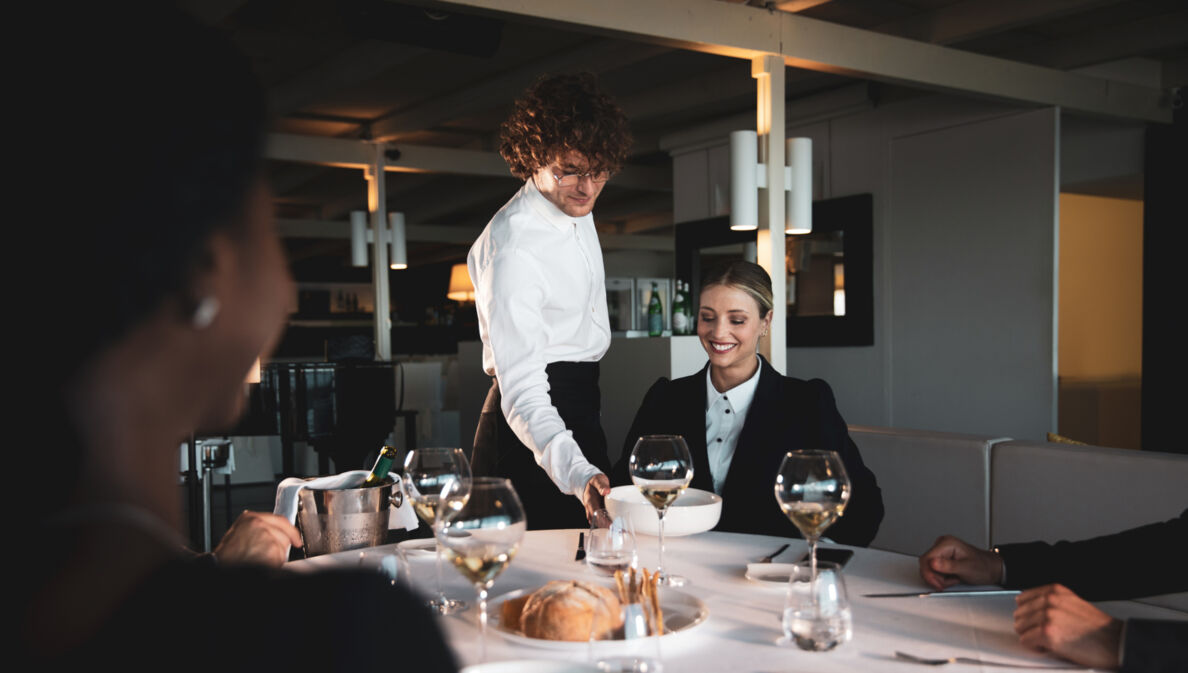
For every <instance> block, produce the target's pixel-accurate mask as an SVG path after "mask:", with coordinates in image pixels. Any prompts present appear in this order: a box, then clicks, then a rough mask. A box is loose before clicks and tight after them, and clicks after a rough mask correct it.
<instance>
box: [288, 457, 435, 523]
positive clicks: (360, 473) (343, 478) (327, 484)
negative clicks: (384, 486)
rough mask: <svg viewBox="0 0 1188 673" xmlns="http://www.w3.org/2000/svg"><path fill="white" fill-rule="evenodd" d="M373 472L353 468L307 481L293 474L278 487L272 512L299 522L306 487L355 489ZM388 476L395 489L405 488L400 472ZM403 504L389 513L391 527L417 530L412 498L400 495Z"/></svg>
mask: <svg viewBox="0 0 1188 673" xmlns="http://www.w3.org/2000/svg"><path fill="white" fill-rule="evenodd" d="M368 474H370V471H369V470H351V471H350V472H343V473H342V474H336V475H333V476H330V477H318V478H317V479H310V480H305V479H302V478H300V477H289V478H288V479H285V480H284V481H282V482H281V483H280V484H279V485H278V486H277V487H276V506H275V507H273V509H272V511H273V513H275V514H279V515H281V516H283V517H285V518H286V519H288V520H289V523H291V524H294V525H295V524H296V523H297V495H298V493H299V492H300V491H301V489H303V488H314V489H318V490H323V491H325V490H331V489H336V488H354V487H356V486H358V485H359V484H362V483H363V480H364V479H366V478H367V475H368ZM388 476H389V477H391V478H392V480H393V481H394V482H395V484H393V486H392V488H393V490H395V491H402V489H403V486H402V484H401V481H400V475H398V474H396V473H395V472H389V473H388ZM400 500H401V502H400V506H399V507H393V508H391V511H390V512H389V514H388V530H396V529H397V528H404V530H416V528H417V526H418V525H419V524H418V523H417V513H416V512H415V511H413V508H412V504H411V503H409V502H408V498H405V497H401V498H400Z"/></svg>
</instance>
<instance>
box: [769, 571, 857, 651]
mask: <svg viewBox="0 0 1188 673" xmlns="http://www.w3.org/2000/svg"><path fill="white" fill-rule="evenodd" d="M818 566H819V567H818V568H817V570H816V571H815V573H814V571H813V570H812V567H811V565H810V564H808V563H804V562H800V563H797V564H796V565H794V566H792V576H791V577H790V578H789V580H788V597H787V600H786V601H785V603H784V619H783V624H784V638H783V640H781V641H780V642H781V643H790V642H794V643H796V646H797V647H799V648H800V649H802V650H810V651H814V652H824V651H826V650H832V649H833V648H835V647H837V646H838V645H840V644H842V643H844V642H846V641H847V640H849V639H850V638H851V634H852V633H853V626H852V625H853V618H852V617H851V616H850V602H849V599H848V598H847V597H846V583H845V581H844V580H843V579H842V573H841V566H839V565H837V564H836V563H830V562H828V561H821V562H820V563H819V564H818Z"/></svg>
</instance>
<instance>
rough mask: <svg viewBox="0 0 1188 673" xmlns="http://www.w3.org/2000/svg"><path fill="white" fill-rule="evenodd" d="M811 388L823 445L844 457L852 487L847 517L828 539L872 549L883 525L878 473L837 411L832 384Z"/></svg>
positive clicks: (818, 382) (828, 533)
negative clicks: (870, 465) (871, 543)
mask: <svg viewBox="0 0 1188 673" xmlns="http://www.w3.org/2000/svg"><path fill="white" fill-rule="evenodd" d="M809 384H810V385H811V386H813V388H814V391H815V393H816V395H815V398H816V400H817V418H818V419H819V422H820V424H821V435H822V436H821V445H822V446H823V447H829V448H830V449H831V450H833V451H836V452H837V453H838V454H839V455H840V456H841V458H842V462H843V463H844V464H845V466H846V474H847V475H849V477H850V486H851V491H850V502H849V503H848V504H847V505H846V510H845V513H844V514H843V515H842V517H841V518H840V519H838V520H837V523H835V524H833V526H831V527H830V528H829V530H828V531H826V533H825V536H826V537H828V538H830V539H831V540H834V541H835V542H840V543H842V544H848V545H856V546H859V547H866V546H869V545H870V542H871V540H873V539H874V538H875V535H876V534H878V532H879V524H880V523H882V521H883V492H882V491H881V490H880V489H879V483H878V480H876V479H875V475H874V472H871V471H870V468H868V467H867V466H866V463H864V462H863V461H862V454H860V453H859V452H858V445H857V444H855V443H854V440H853V439H850V432H849V430H848V428H847V427H846V422H845V420H844V419H842V416H841V413H840V412H839V411H838V410H837V401H836V400H835V399H834V397H833V390H832V389H831V388H830V387H829V384H828V383H826V382H824V381H822V380H821V379H813V380H811V381H809Z"/></svg>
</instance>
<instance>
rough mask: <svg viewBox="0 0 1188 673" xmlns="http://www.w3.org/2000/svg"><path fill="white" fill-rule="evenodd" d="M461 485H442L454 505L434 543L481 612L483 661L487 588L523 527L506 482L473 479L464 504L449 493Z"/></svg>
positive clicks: (512, 550)
mask: <svg viewBox="0 0 1188 673" xmlns="http://www.w3.org/2000/svg"><path fill="white" fill-rule="evenodd" d="M461 487H462V486H461V484H458V483H457V482H453V483H451V484H450V485H449V486H447V487H446V493H444V494H443V497H444V498H445V499H446V500H447V501H448V502H450V503H458V505H457V507H449V506H447V507H444V508H442V510H441V512H440V514H439V516H438V522H437V527H436V532H437V540H438V541H439V542H440V543H441V546H442V548H443V549H444V550H445V556H446V558H447V559H448V560H449V561H450V562H451V563H453V564H454V567H455V568H457V569H458V572H460V573H462V576H463V577H465V578H466V579H468V580H470V581H471V583H472V584H474V589H475V593H476V594H477V595H478V608H479V660H480V661H485V660H486V658H487V590H488V589H490V588H491V584H492V583H493V582H494V581H495V578H496V577H497V576H498V575H499V573H501V572H503V569H504V568H506V567H507V564H508V563H511V560H512V558H514V557H515V555H516V551H517V550H518V549H519V548H520V540H521V539H522V538H523V537H524V531H525V530H526V529H527V523H526V520H525V517H524V507H523V506H522V505H521V504H520V498H519V496H518V495H516V489H515V488H513V487H512V484H511V482H510V481H508V480H507V479H497V478H494V477H478V478H475V479H472V480H470V494H469V497H467V498H466V499H465V501H459V500H456V499H452V498H451V497H450V493H449V492H450V491H451V490H453V489H455V488H461Z"/></svg>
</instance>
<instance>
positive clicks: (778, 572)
mask: <svg viewBox="0 0 1188 673" xmlns="http://www.w3.org/2000/svg"><path fill="white" fill-rule="evenodd" d="M795 567H796V564H795V563H748V564H747V579H749V580H754V581H756V582H771V583H774V584H787V583H788V580H789V579H790V578H791V577H792V569H793V568H795Z"/></svg>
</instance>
